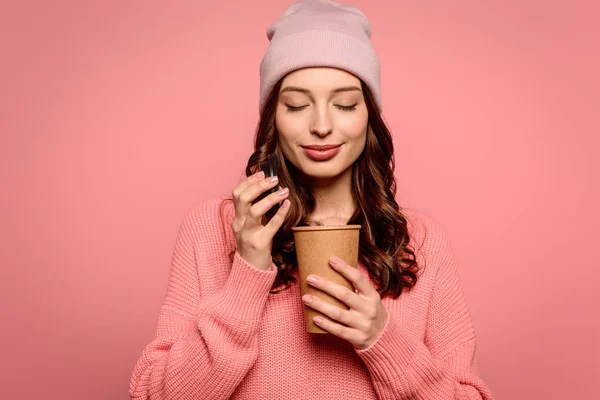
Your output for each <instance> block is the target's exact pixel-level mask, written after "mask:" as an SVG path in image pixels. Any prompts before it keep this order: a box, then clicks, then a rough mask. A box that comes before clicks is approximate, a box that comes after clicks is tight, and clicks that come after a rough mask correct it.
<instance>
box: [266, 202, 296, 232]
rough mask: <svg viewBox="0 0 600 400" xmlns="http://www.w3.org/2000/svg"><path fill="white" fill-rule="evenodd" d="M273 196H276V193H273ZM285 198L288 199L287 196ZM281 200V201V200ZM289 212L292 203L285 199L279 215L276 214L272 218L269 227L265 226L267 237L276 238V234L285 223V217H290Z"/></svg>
mask: <svg viewBox="0 0 600 400" xmlns="http://www.w3.org/2000/svg"><path fill="white" fill-rule="evenodd" d="M273 194H275V193H273ZM288 195H289V193H288ZM285 197H287V195H286V196H285ZM279 200H281V198H280V199H279ZM289 211H290V201H289V200H288V199H285V200H284V201H283V203H281V207H279V210H277V213H275V215H273V217H272V218H271V220H270V221H269V223H268V224H267V225H265V233H266V234H267V235H270V236H271V237H273V236H275V234H276V233H277V231H278V230H279V228H281V225H283V222H284V221H285V217H286V216H287V215H288V212H289Z"/></svg>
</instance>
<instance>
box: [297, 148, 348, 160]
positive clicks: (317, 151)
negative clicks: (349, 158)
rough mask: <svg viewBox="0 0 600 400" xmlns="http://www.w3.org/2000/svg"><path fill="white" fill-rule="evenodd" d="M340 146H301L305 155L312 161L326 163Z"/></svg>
mask: <svg viewBox="0 0 600 400" xmlns="http://www.w3.org/2000/svg"><path fill="white" fill-rule="evenodd" d="M341 147H342V145H341V144H340V145H327V146H303V147H302V148H303V149H304V152H305V153H306V155H307V156H308V157H309V158H311V159H312V160H314V161H327V160H330V159H332V158H333V157H334V156H335V155H336V154H337V153H338V152H339V151H340V148H341Z"/></svg>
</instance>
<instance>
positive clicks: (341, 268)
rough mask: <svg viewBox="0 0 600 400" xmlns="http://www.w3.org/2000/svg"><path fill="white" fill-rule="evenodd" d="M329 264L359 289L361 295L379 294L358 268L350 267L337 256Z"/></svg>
mask: <svg viewBox="0 0 600 400" xmlns="http://www.w3.org/2000/svg"><path fill="white" fill-rule="evenodd" d="M329 263H330V264H331V266H332V267H333V269H335V270H336V271H338V272H339V273H340V274H342V275H343V276H344V277H345V278H346V279H348V280H349V281H350V283H352V286H354V287H355V288H356V289H358V292H359V293H362V294H364V295H365V296H367V297H371V296H374V295H375V294H376V293H377V291H376V290H375V288H374V287H373V286H371V284H370V283H369V281H367V278H365V276H364V275H363V274H362V273H361V272H360V271H359V270H358V269H357V268H355V267H352V266H350V265H349V264H348V263H347V262H345V261H344V260H342V259H341V258H339V257H336V256H333V257H331V259H330V260H329Z"/></svg>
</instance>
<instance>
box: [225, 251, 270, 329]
mask: <svg viewBox="0 0 600 400" xmlns="http://www.w3.org/2000/svg"><path fill="white" fill-rule="evenodd" d="M276 276H277V269H276V268H274V265H271V269H270V270H268V271H264V270H261V269H258V268H256V267H254V266H253V265H251V264H250V263H248V262H247V261H246V260H245V259H244V258H242V256H240V254H239V253H238V252H237V250H236V252H235V254H234V256H233V263H232V265H231V272H230V274H229V277H228V278H227V282H226V283H225V285H224V286H223V289H222V291H221V296H220V297H221V298H220V301H219V302H218V303H219V306H218V308H219V309H220V310H221V311H223V313H224V314H225V315H228V316H234V317H235V318H236V319H241V320H244V321H256V320H259V319H260V317H261V315H262V312H263V309H264V306H265V303H266V301H267V297H268V296H269V292H270V290H271V287H272V286H273V282H274V281H275V278H276Z"/></svg>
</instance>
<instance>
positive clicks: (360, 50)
mask: <svg viewBox="0 0 600 400" xmlns="http://www.w3.org/2000/svg"><path fill="white" fill-rule="evenodd" d="M267 38H268V39H269V47H268V48H267V51H266V52H265V54H264V56H263V59H262V61H261V63H260V96H259V102H258V106H259V113H260V114H262V112H263V108H264V106H265V104H266V101H267V98H268V96H269V94H270V93H271V91H272V90H273V87H274V86H275V84H276V83H277V82H278V81H279V79H281V78H283V77H284V76H285V75H287V74H288V73H290V72H292V71H295V70H298V69H301V68H307V67H333V68H339V69H342V70H345V71H348V72H350V73H352V74H353V75H355V76H357V77H358V78H360V79H362V80H363V81H364V82H365V84H366V85H367V86H368V87H369V89H370V90H371V92H372V94H373V99H374V100H375V104H376V105H377V108H378V109H379V112H381V111H382V110H383V107H382V101H381V88H380V65H379V58H378V56H377V53H376V52H375V49H374V48H373V44H372V43H371V24H370V23H369V20H368V18H367V16H366V15H365V14H364V13H363V12H362V11H360V10H359V9H358V8H356V7H353V6H349V5H344V4H341V3H338V2H335V1H330V0H302V1H296V2H294V3H292V4H291V5H290V6H289V7H288V8H287V9H286V10H285V11H284V12H283V14H282V15H281V16H280V17H279V18H278V19H277V20H276V21H275V22H273V23H272V24H271V25H269V27H268V28H267Z"/></svg>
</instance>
